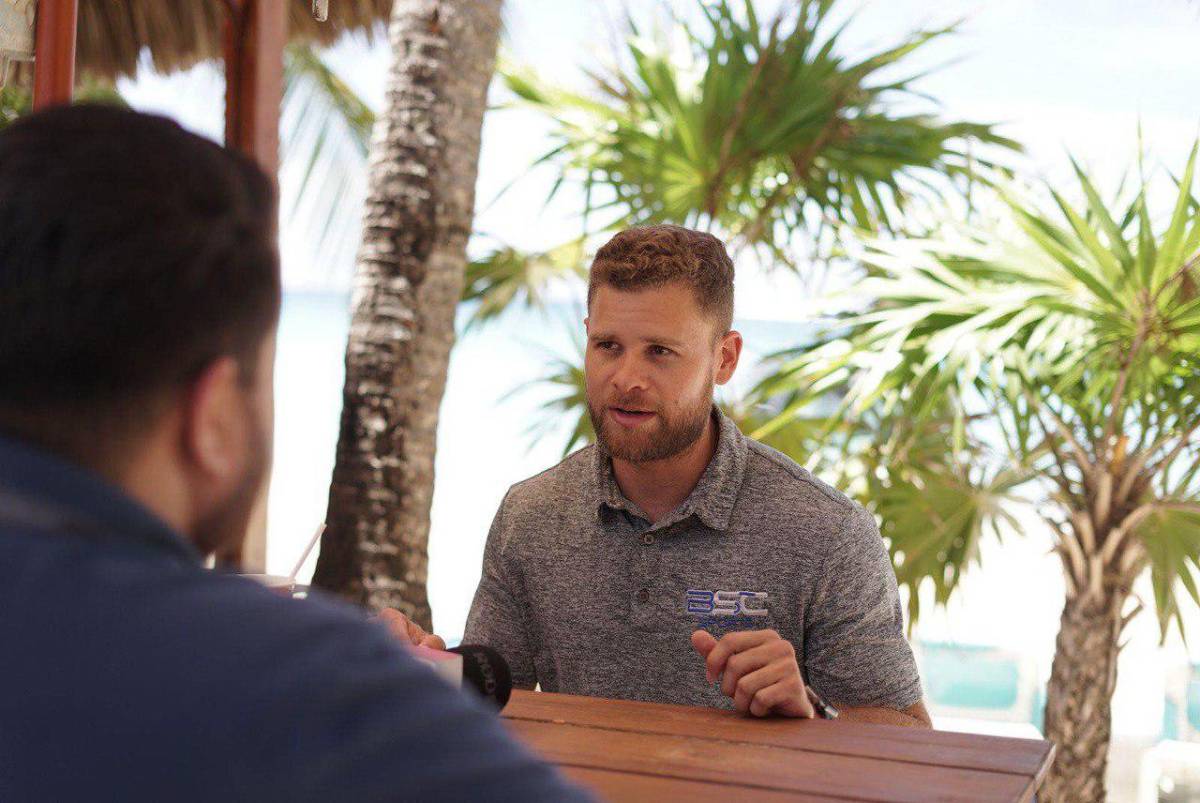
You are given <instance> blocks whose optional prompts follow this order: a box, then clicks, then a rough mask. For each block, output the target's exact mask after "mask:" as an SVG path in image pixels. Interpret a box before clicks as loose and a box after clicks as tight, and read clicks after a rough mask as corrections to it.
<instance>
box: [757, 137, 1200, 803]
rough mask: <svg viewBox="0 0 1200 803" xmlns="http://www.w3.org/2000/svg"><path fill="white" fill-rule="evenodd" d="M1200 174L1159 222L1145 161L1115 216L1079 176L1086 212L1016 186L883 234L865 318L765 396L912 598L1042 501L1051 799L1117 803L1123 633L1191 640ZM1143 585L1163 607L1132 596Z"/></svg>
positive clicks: (766, 385) (1199, 515)
mask: <svg viewBox="0 0 1200 803" xmlns="http://www.w3.org/2000/svg"><path fill="white" fill-rule="evenodd" d="M1195 161H1196V152H1195V150H1193V152H1192V156H1191V158H1190V159H1189V160H1188V163H1187V166H1186V168H1185V170H1184V171H1183V173H1182V177H1181V178H1180V179H1179V181H1178V182H1177V184H1176V190H1175V193H1176V198H1175V201H1174V208H1173V210H1172V212H1171V215H1170V217H1169V218H1166V219H1165V220H1162V221H1159V222H1157V223H1156V218H1155V217H1154V216H1153V215H1152V214H1151V210H1150V203H1149V200H1148V198H1149V196H1150V194H1151V187H1152V185H1153V182H1152V181H1150V180H1149V179H1147V178H1146V177H1145V175H1144V174H1143V173H1142V171H1141V169H1140V166H1141V163H1140V162H1139V170H1138V176H1139V178H1138V181H1137V182H1136V186H1134V187H1133V188H1132V189H1131V190H1129V191H1127V192H1124V193H1119V194H1118V200H1116V201H1109V202H1106V201H1105V200H1103V198H1102V195H1101V193H1100V192H1099V191H1098V190H1097V189H1096V186H1095V184H1094V182H1093V181H1092V179H1091V178H1090V177H1089V176H1088V174H1087V173H1086V172H1085V171H1084V170H1083V169H1082V168H1080V167H1079V166H1078V165H1075V170H1076V174H1077V177H1078V184H1079V187H1078V190H1079V192H1078V196H1079V198H1080V199H1082V201H1081V202H1078V203H1072V202H1071V201H1069V200H1068V199H1067V198H1066V197H1064V195H1063V194H1061V193H1059V192H1057V191H1055V190H1054V189H1053V188H1048V193H1047V199H1046V200H1042V201H1038V200H1036V199H1034V198H1033V197H1032V196H1031V195H1030V194H1029V193H1021V192H1018V191H1016V190H1013V189H1006V190H1003V191H1002V198H1003V205H1002V206H1003V209H1004V210H1005V217H1004V218H1003V219H1002V220H1001V221H999V222H997V223H996V224H994V225H989V226H982V225H980V226H973V227H971V228H959V229H957V230H949V231H947V232H945V233H942V234H939V236H937V237H934V238H930V239H924V240H909V241H901V242H897V241H889V240H885V239H881V238H867V239H866V240H865V245H864V247H863V248H862V250H861V253H860V254H859V258H860V259H861V260H862V262H863V264H864V265H865V266H866V268H867V273H866V276H865V277H864V278H863V279H862V281H861V282H860V283H859V284H858V286H857V287H856V291H857V292H858V293H860V294H862V295H863V296H865V297H866V298H870V299H873V301H872V302H871V304H870V306H869V307H868V308H867V309H866V310H864V311H861V312H856V313H853V314H849V315H848V316H847V317H845V318H843V319H841V320H838V321H837V323H836V325H835V326H834V327H833V328H832V329H831V330H830V332H829V334H828V335H827V336H826V337H824V338H822V339H820V340H818V341H817V342H814V343H810V344H807V345H805V346H804V347H803V348H797V349H793V350H791V351H789V352H787V353H783V354H780V355H777V357H776V358H775V361H774V362H775V369H776V370H775V372H774V373H773V374H772V375H771V376H770V377H769V378H768V379H767V380H766V381H764V382H763V383H762V384H761V385H760V387H759V388H758V389H757V394H756V398H757V400H758V401H759V402H760V403H761V404H763V405H767V406H770V407H771V409H773V410H774V411H775V415H774V416H773V417H772V419H771V420H770V421H769V422H768V423H766V424H765V425H763V426H762V427H760V428H759V429H758V430H757V431H755V432H754V434H755V435H756V436H758V437H763V436H767V435H770V434H771V433H774V432H778V431H781V430H786V429H788V428H789V427H793V426H796V425H797V423H798V422H802V423H803V425H804V426H805V427H806V429H807V430H808V431H810V432H814V434H813V436H812V437H811V438H809V439H808V440H807V443H806V444H805V445H804V446H803V454H799V455H797V456H798V457H799V458H801V459H807V460H809V461H810V462H813V463H818V464H819V463H821V462H822V460H823V459H826V458H827V457H829V456H831V455H837V456H839V459H840V460H841V461H843V463H844V464H845V465H848V466H849V467H850V468H851V471H852V472H853V473H854V474H856V475H857V478H858V486H857V487H858V490H859V491H860V496H861V498H862V499H863V500H864V501H865V502H867V503H868V504H869V505H871V506H872V507H873V508H874V510H875V512H876V513H877V514H878V515H879V517H880V518H881V520H882V522H883V525H882V530H883V533H884V535H885V536H886V537H887V539H888V541H889V543H890V548H891V550H892V554H893V557H894V561H895V564H896V567H897V575H898V577H899V579H900V581H901V582H902V583H904V584H906V585H907V586H909V599H910V600H912V601H913V604H915V601H916V600H917V598H918V596H919V589H920V586H921V585H922V584H924V583H926V582H931V583H932V585H933V587H934V588H935V590H936V596H937V599H938V600H939V601H943V602H944V601H945V600H946V599H947V598H948V596H949V594H950V593H951V592H952V591H953V590H954V587H955V585H956V584H957V582H958V579H959V577H960V576H961V574H962V572H963V571H964V569H965V568H966V566H967V565H968V563H969V562H971V561H973V560H977V559H978V555H979V552H978V542H979V538H980V536H981V533H982V532H983V531H984V528H985V526H996V525H998V524H999V523H1000V522H1001V521H1005V522H1007V523H1008V524H1009V525H1010V529H1013V530H1016V529H1018V528H1017V527H1016V526H1015V525H1016V522H1015V521H1014V520H1013V519H1012V518H1011V516H1010V510H1011V505H1012V503H1013V502H1014V501H1015V500H1016V492H1017V491H1018V490H1020V491H1021V492H1022V493H1024V494H1026V495H1027V498H1028V499H1029V500H1030V501H1031V502H1032V503H1034V504H1036V505H1037V508H1038V510H1039V511H1040V513H1041V516H1042V519H1043V520H1044V521H1045V522H1046V524H1047V525H1048V526H1049V528H1050V529H1051V531H1052V532H1053V533H1054V536H1055V541H1056V551H1057V554H1058V555H1059V557H1060V559H1061V564H1062V570H1063V577H1064V578H1065V581H1066V604H1065V607H1064V609H1063V612H1062V618H1061V625H1060V630H1059V636H1058V640H1057V646H1056V653H1055V659H1054V664H1053V668H1052V673H1051V677H1050V683H1049V687H1048V689H1047V702H1046V717H1045V730H1046V736H1047V738H1049V739H1051V740H1053V741H1054V742H1056V743H1057V744H1058V750H1059V752H1058V758H1057V760H1056V761H1055V764H1054V767H1053V768H1052V770H1051V775H1050V778H1049V780H1048V781H1047V784H1046V787H1045V788H1044V790H1043V793H1042V795H1041V797H1042V798H1044V799H1046V800H1051V801H1081V800H1102V799H1103V797H1104V788H1103V784H1104V776H1105V766H1106V760H1107V753H1108V744H1109V737H1110V720H1111V716H1110V699H1111V697H1112V693H1113V690H1114V688H1115V684H1116V670H1117V654H1118V651H1119V644H1120V639H1121V635H1122V633H1123V631H1124V629H1125V627H1126V626H1127V625H1128V623H1129V621H1130V620H1131V619H1132V618H1133V617H1134V616H1136V615H1137V614H1138V612H1139V611H1141V610H1142V609H1143V606H1146V607H1149V606H1153V607H1154V609H1155V610H1156V611H1157V614H1158V618H1159V623H1160V627H1161V630H1162V633H1163V635H1164V637H1165V634H1166V633H1167V629H1168V626H1169V624H1170V622H1171V621H1172V620H1174V621H1176V622H1177V623H1178V625H1179V627H1180V629H1181V631H1182V627H1183V619H1182V616H1181V613H1180V609H1181V594H1183V593H1186V595H1187V596H1190V597H1191V599H1192V600H1193V601H1195V602H1197V603H1200V593H1198V590H1197V580H1198V575H1197V572H1200V357H1198V356H1197V355H1198V354H1200V253H1197V251H1198V249H1200V202H1198V201H1197V200H1196V198H1195V197H1194V196H1193V195H1192V193H1191V187H1192V181H1193V174H1194V168H1195ZM1050 206H1052V207H1053V211H1048V207H1050ZM831 400H832V401H833V403H834V406H833V409H832V412H829V413H827V414H823V415H821V416H818V418H820V419H822V422H821V425H820V426H819V427H818V428H817V429H816V430H815V431H814V430H813V428H812V423H813V420H812V419H813V418H814V415H813V412H812V411H813V410H814V409H816V407H815V406H814V405H817V404H818V403H824V404H826V405H828V404H829V403H830V401H831ZM1145 574H1148V575H1149V582H1150V587H1151V588H1152V590H1153V599H1152V600H1142V599H1140V598H1139V595H1138V594H1137V593H1135V591H1134V584H1135V582H1137V581H1138V580H1139V578H1141V577H1143V575H1145ZM913 612H914V613H915V612H916V609H915V608H914V609H913Z"/></svg>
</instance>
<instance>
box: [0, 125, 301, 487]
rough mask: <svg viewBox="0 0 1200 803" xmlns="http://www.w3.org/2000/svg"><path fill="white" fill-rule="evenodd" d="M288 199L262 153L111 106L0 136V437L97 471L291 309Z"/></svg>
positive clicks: (246, 358)
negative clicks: (284, 228) (168, 403)
mask: <svg viewBox="0 0 1200 803" xmlns="http://www.w3.org/2000/svg"><path fill="white" fill-rule="evenodd" d="M276 214H277V213H276V200H275V190H274V186H273V184H272V182H271V180H270V179H269V178H268V177H267V176H266V175H265V174H264V173H263V172H262V171H261V170H260V169H258V167H256V166H255V165H254V164H253V163H252V162H251V161H250V160H249V159H247V158H245V157H243V156H241V155H239V154H236V153H234V152H232V151H229V150H226V149H225V148H222V147H220V146H219V145H216V144H214V143H212V142H210V141H209V140H206V139H204V138H202V137H199V136H197V135H195V134H192V133H189V132H187V131H185V130H184V129H183V128H181V127H180V126H179V125H177V124H176V123H174V122H172V121H170V120H168V119H166V118H163V117H157V116H151V115H146V114H140V113H137V112H133V111H129V110H126V109H122V108H119V107H114V106H90V105H79V106H71V107H59V108H55V109H51V110H47V111H44V112H41V113H37V114H33V115H30V116H29V117H26V118H23V119H21V120H19V121H17V122H16V123H14V124H13V125H11V126H9V127H8V128H6V129H5V130H4V131H3V132H0V377H2V379H0V434H3V435H7V436H10V437H15V438H17V439H20V440H24V441H27V442H31V443H34V444H36V445H38V446H41V447H43V448H46V449H49V450H51V451H54V452H57V453H59V454H61V455H63V456H66V457H68V458H70V459H73V460H75V461H76V462H80V463H83V464H85V465H89V466H91V467H93V468H99V467H100V466H101V465H106V464H111V463H112V462H113V461H116V460H119V459H120V456H121V451H122V449H124V448H125V446H126V445H127V444H128V443H130V442H131V441H133V440H135V439H136V437H137V435H138V434H139V431H140V430H141V429H142V428H144V427H146V426H147V425H148V422H149V421H150V420H151V419H152V418H153V416H154V414H155V410H156V409H157V408H158V406H160V403H161V401H162V399H164V398H166V397H167V396H169V394H170V392H171V391H172V390H175V389H178V388H181V387H184V386H186V384H187V382H188V380H189V379H190V378H191V377H193V376H195V375H196V374H197V372H199V371H201V370H202V369H203V368H204V366H205V365H206V364H208V363H209V362H211V361H212V360H213V359H214V358H216V357H219V356H223V355H234V356H237V357H238V358H239V363H240V364H241V365H242V366H244V370H246V371H252V370H253V368H254V364H255V363H254V359H253V356H254V354H255V353H256V352H257V349H258V347H259V345H260V344H261V343H262V341H263V339H264V337H265V336H266V335H267V334H268V332H269V331H270V330H271V329H272V327H273V326H274V323H275V321H276V319H277V316H278V313H279V296H280V280H279V260H278V254H277V249H276V245H275V231H276Z"/></svg>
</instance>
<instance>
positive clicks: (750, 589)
mask: <svg viewBox="0 0 1200 803" xmlns="http://www.w3.org/2000/svg"><path fill="white" fill-rule="evenodd" d="M714 414H715V415H716V416H717V418H718V422H719V425H720V426H719V435H718V442H717V451H716V454H715V455H714V457H713V460H712V462H711V463H710V464H709V466H708V468H707V470H706V471H705V472H704V475H703V476H702V477H701V479H700V482H699V483H698V484H697V486H696V488H695V489H694V490H693V491H692V493H691V495H690V496H689V497H688V498H687V500H685V501H684V503H683V504H682V505H680V506H679V508H678V509H676V510H675V511H674V512H673V513H671V514H670V515H668V516H666V517H665V518H663V519H660V520H659V521H657V522H655V523H654V524H650V523H649V521H648V519H647V516H646V514H645V513H643V512H642V511H640V510H639V509H638V508H637V506H635V505H634V504H633V503H632V502H630V501H629V500H627V499H626V498H625V497H624V495H622V493H621V491H620V489H619V488H618V486H617V483H616V480H615V479H614V477H613V473H612V462H611V459H610V458H609V456H608V455H607V454H606V453H605V451H604V450H603V449H602V448H600V447H597V446H589V447H587V448H585V449H581V450H580V451H578V452H575V453H574V454H573V455H571V456H570V457H568V458H567V459H566V460H564V461H563V462H562V463H560V464H559V465H557V466H555V467H554V468H552V469H550V470H549V471H546V472H544V473H542V474H539V475H537V476H536V477H533V478H531V479H528V480H526V481H525V482H522V483H519V484H517V485H514V486H513V487H512V488H511V489H510V490H509V492H508V494H507V495H506V496H505V497H504V501H503V502H502V503H501V505H500V510H499V512H498V513H497V514H496V519H495V521H494V522H493V524H492V529H491V532H490V533H489V535H488V541H487V547H486V549H485V551H484V558H483V575H482V577H481V579H480V583H479V589H478V591H477V592H476V594H475V601H474V604H473V605H472V606H471V613H470V616H469V617H468V619H467V627H466V634H465V636H464V641H466V642H470V643H482V644H489V645H491V646H493V647H495V648H496V649H497V650H498V651H499V652H500V653H501V654H503V655H504V656H505V658H507V659H508V661H509V663H510V664H511V665H512V671H513V679H514V682H515V683H518V684H522V685H525V686H532V685H533V684H534V683H539V684H541V687H542V689H544V690H546V691H557V692H565V693H568V694H583V695H590V696H597V697H613V698H621V699H629V700H651V701H657V702H669V703H682V704H686V705H704V706H713V707H732V701H730V700H729V699H728V698H726V697H725V696H724V695H722V694H721V691H720V688H719V686H717V685H716V684H714V685H709V684H708V683H707V682H706V681H705V677H704V664H703V662H702V661H701V660H700V658H699V656H697V655H696V653H695V652H694V651H693V650H692V646H691V642H690V636H691V633H692V631H694V630H696V629H705V630H708V631H710V632H711V633H713V634H714V635H715V636H717V637H720V636H721V635H722V634H723V633H726V632H729V631H733V630H750V629H763V628H771V629H774V630H776V631H778V632H779V633H780V634H781V635H782V636H783V637H784V638H786V639H788V640H789V641H791V642H792V644H793V645H794V646H795V648H796V655H797V656H798V658H799V660H800V665H801V668H802V670H803V674H804V677H805V679H806V680H807V681H808V683H809V684H810V685H811V686H812V687H813V688H815V689H816V690H817V691H818V692H820V693H821V694H822V695H824V696H825V697H826V699H828V700H829V701H830V702H831V703H833V704H834V705H842V706H889V707H892V708H907V707H908V706H910V705H912V704H914V703H916V702H917V701H918V700H920V699H921V682H920V678H919V677H918V676H917V668H916V664H915V663H914V661H913V656H912V651H911V650H910V649H909V646H908V642H907V641H906V640H905V638H904V630H903V621H902V615H901V610H900V601H899V598H898V596H897V593H896V576H895V573H894V572H893V570H892V565H891V562H890V561H889V559H888V555H887V551H886V549H885V548H884V544H883V540H882V539H881V538H880V537H879V531H878V529H877V528H876V525H875V521H874V519H873V518H872V517H871V515H870V514H869V513H868V512H867V511H866V510H864V509H863V508H862V507H860V506H859V505H857V504H855V503H854V502H852V501H851V500H850V499H848V498H847V497H846V496H845V495H844V494H842V493H839V492H838V491H836V490H834V489H833V488H831V487H829V486H828V485H826V484H824V483H823V482H821V481H820V480H817V479H816V478H814V477H813V476H812V475H811V474H810V473H809V472H807V471H805V470H804V469H803V468H801V467H800V466H798V465H797V464H796V463H795V462H793V461H792V460H790V459H789V458H787V457H785V456H784V455H782V454H780V453H779V452H777V451H775V450H773V449H770V448H768V447H766V446H763V445H762V444H760V443H758V442H756V441H753V440H751V439H749V438H747V437H745V436H744V435H743V434H742V433H741V432H739V431H738V429H737V427H736V425H734V424H733V422H732V421H731V420H730V419H728V418H727V417H725V416H723V415H721V414H720V413H719V412H716V413H714Z"/></svg>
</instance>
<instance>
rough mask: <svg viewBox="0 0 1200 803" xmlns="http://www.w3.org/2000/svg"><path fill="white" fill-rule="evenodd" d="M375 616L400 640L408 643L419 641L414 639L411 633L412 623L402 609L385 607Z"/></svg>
mask: <svg viewBox="0 0 1200 803" xmlns="http://www.w3.org/2000/svg"><path fill="white" fill-rule="evenodd" d="M375 618H376V619H377V620H379V621H380V622H382V623H383V624H384V625H386V626H387V629H388V631H389V632H390V633H391V634H392V635H393V636H395V637H396V638H398V639H399V640H400V641H403V642H406V643H408V644H416V643H417V642H415V641H413V638H412V635H411V633H412V631H411V629H410V627H409V625H411V624H412V623H411V622H409V620H408V617H407V616H405V615H404V614H402V613H400V611H398V610H396V609H394V608H384V609H383V610H381V611H380V612H379V614H378V615H377V616H376V617H375Z"/></svg>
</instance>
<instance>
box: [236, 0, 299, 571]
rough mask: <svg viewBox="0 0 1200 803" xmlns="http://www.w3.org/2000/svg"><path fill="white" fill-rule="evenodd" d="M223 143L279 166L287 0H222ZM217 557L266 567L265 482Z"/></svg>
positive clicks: (268, 166) (271, 170)
mask: <svg viewBox="0 0 1200 803" xmlns="http://www.w3.org/2000/svg"><path fill="white" fill-rule="evenodd" d="M224 3H225V7H226V18H225V43H224V46H225V144H226V145H227V146H229V147H231V148H235V149H237V150H239V151H241V152H242V153H245V154H247V155H249V156H251V157H252V158H253V159H254V160H255V161H257V162H258V163H259V165H260V166H261V167H262V168H263V170H265V171H266V172H267V173H268V174H269V175H271V176H272V177H276V176H277V175H278V172H279V114H280V106H281V104H282V102H283V48H284V45H286V44H287V0H224ZM219 559H220V561H221V562H222V563H225V564H234V565H237V566H240V568H241V569H242V570H243V571H249V572H262V571H265V568H266V562H267V488H266V487H264V488H263V489H262V492H261V493H260V495H259V497H258V499H257V501H256V503H255V506H254V512H253V515H252V516H251V520H250V526H249V528H248V530H247V533H246V540H245V542H244V543H243V544H242V545H241V548H240V549H239V550H237V551H236V553H234V554H229V555H222V556H219Z"/></svg>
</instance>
